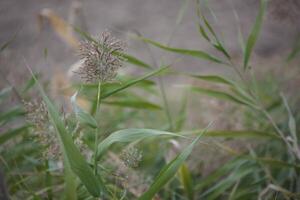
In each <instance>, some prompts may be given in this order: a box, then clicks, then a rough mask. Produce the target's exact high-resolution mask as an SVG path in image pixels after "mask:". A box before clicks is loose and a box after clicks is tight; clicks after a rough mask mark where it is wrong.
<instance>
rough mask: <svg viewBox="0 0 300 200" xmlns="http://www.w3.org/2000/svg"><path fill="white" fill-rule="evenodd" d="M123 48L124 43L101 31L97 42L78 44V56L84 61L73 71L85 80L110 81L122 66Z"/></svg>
mask: <svg viewBox="0 0 300 200" xmlns="http://www.w3.org/2000/svg"><path fill="white" fill-rule="evenodd" d="M124 48H125V43H124V42H123V41H121V40H118V39H116V38H114V37H112V36H111V34H110V32H108V31H105V32H103V33H102V34H101V37H100V39H99V40H98V41H97V42H96V41H86V42H83V43H82V44H81V45H80V56H81V58H82V59H83V60H84V63H83V66H82V67H81V68H79V70H78V71H76V72H75V73H78V74H79V75H80V77H81V78H82V79H83V80H84V81H86V82H92V83H93V82H99V81H100V82H102V83H103V82H110V81H112V80H113V79H114V78H115V77H116V75H117V71H118V69H119V68H120V67H122V64H123V61H124V57H123V56H122V52H124Z"/></svg>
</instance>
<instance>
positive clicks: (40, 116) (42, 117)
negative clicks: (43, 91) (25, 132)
mask: <svg viewBox="0 0 300 200" xmlns="http://www.w3.org/2000/svg"><path fill="white" fill-rule="evenodd" d="M23 104H24V108H25V111H26V120H27V121H28V122H29V123H31V124H33V125H35V127H36V128H37V129H39V130H43V129H45V127H46V126H47V124H48V121H49V119H48V111H47V108H46V105H45V103H44V102H43V101H42V100H41V99H35V100H32V101H29V102H26V101H23Z"/></svg>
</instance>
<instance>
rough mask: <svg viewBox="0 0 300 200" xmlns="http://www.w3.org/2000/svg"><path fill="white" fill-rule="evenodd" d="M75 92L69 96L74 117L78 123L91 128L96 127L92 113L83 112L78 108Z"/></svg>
mask: <svg viewBox="0 0 300 200" xmlns="http://www.w3.org/2000/svg"><path fill="white" fill-rule="evenodd" d="M77 94H78V93H77V92H75V94H74V95H73V96H72V97H71V104H72V107H73V111H74V112H75V115H76V118H77V119H78V121H79V123H81V124H83V125H88V126H90V127H92V128H97V126H98V125H97V122H96V120H95V119H94V117H93V116H92V115H90V114H89V113H87V112H85V111H84V110H83V109H82V108H80V107H79V106H78V105H77V103H76V97H77Z"/></svg>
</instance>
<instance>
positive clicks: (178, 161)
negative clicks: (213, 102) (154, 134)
mask: <svg viewBox="0 0 300 200" xmlns="http://www.w3.org/2000/svg"><path fill="white" fill-rule="evenodd" d="M200 137H201V135H199V136H198V137H197V138H196V139H195V140H194V141H193V142H192V143H191V144H190V145H189V146H188V147H186V148H185V149H184V150H183V151H182V152H181V153H180V154H179V155H178V156H177V157H176V158H174V159H173V160H172V161H171V162H170V163H168V164H167V165H166V166H164V167H163V168H162V170H161V171H160V172H159V174H158V175H157V176H156V178H155V179H154V181H153V183H152V184H151V186H150V188H149V189H148V190H147V191H146V192H145V193H144V194H143V195H142V196H141V197H139V200H151V199H152V198H153V197H154V195H155V194H156V193H157V192H158V191H159V190H161V189H162V188H163V187H164V185H165V184H166V183H167V182H169V181H170V180H171V179H172V178H173V177H174V176H175V174H176V172H177V170H178V169H179V167H180V166H181V165H182V164H183V163H184V161H185V160H186V159H187V158H188V156H189V155H190V154H191V152H192V150H193V148H194V146H195V144H196V143H197V142H198V141H199V139H200Z"/></svg>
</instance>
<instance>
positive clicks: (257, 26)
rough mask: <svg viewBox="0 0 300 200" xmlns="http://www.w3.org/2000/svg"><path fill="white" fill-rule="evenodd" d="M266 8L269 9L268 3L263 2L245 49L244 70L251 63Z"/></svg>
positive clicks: (264, 0)
mask: <svg viewBox="0 0 300 200" xmlns="http://www.w3.org/2000/svg"><path fill="white" fill-rule="evenodd" d="M266 7H267V1H266V0H261V5H260V8H259V12H258V15H257V17H256V20H255V24H254V26H253V28H252V31H251V33H250V35H249V37H248V40H247V43H246V47H245V48H246V49H245V53H244V69H246V68H247V67H248V62H249V59H250V56H251V53H252V50H253V47H254V45H255V43H256V41H257V38H258V35H259V32H260V29H261V26H262V22H263V17H264V13H265V10H266Z"/></svg>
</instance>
